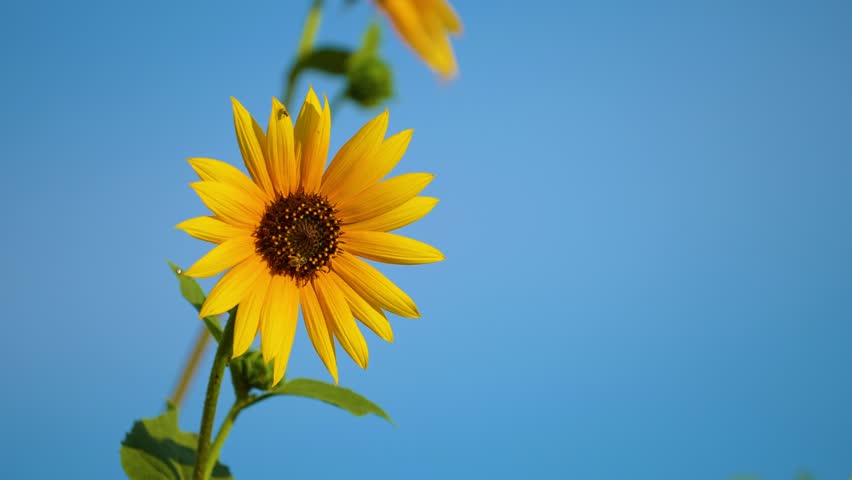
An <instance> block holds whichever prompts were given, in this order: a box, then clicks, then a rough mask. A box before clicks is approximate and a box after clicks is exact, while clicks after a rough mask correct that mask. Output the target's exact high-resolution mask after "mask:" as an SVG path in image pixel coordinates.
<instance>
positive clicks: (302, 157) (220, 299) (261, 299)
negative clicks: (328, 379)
mask: <svg viewBox="0 0 852 480" xmlns="http://www.w3.org/2000/svg"><path fill="white" fill-rule="evenodd" d="M232 101H233V106H234V124H235V127H236V132H237V141H238V142H239V145H240V150H241V152H242V156H243V160H244V161H245V166H246V169H247V170H248V172H249V174H250V176H251V178H249V177H247V176H246V175H244V174H243V173H242V172H241V171H240V170H238V169H237V168H235V167H233V166H231V165H229V164H227V163H225V162H221V161H218V160H213V159H209V158H192V159H190V160H189V163H190V165H192V168H193V169H194V170H195V171H196V172H197V173H198V176H199V177H201V181H200V182H196V183H193V184H191V185H190V186H191V187H192V188H193V189H195V191H196V192H197V193H198V196H199V197H201V200H202V201H203V202H204V204H205V205H207V207H209V208H210V210H212V212H213V213H214V215H213V216H207V217H198V218H193V219H190V220H187V221H185V222H182V223H181V224H179V225H178V226H177V227H178V228H180V229H182V230H184V231H186V232H187V233H188V234H190V235H191V236H193V237H195V238H198V239H201V240H205V241H208V242H212V243H215V244H217V246H216V247H214V248H213V249H212V250H210V252H208V253H207V254H206V255H205V256H203V257H202V258H201V259H200V260H198V262H196V263H195V265H193V266H192V267H190V268H189V269H188V270H187V271H186V272H185V275H188V276H191V277H210V276H213V275H216V274H218V273H220V272H222V271H225V270H227V272H226V273H225V274H224V275H223V276H222V277H221V279H219V281H218V282H217V283H216V285H215V286H214V287H213V289H212V290H211V291H210V295H208V297H207V300H206V301H205V302H204V306H203V307H202V309H201V313H200V315H201V316H202V317H206V316H210V315H217V314H220V313H223V312H227V311H228V310H230V309H231V308H233V307H234V306H236V305H237V304H239V308H238V309H237V316H236V319H235V321H236V323H235V325H234V345H233V355H234V357H236V356H239V355H242V354H243V353H245V352H246V351H247V350H248V349H249V347H250V346H251V344H252V342H253V341H254V338H255V337H256V336H257V333H258V331H259V332H260V340H261V351H262V353H263V358H264V360H265V361H266V362H270V361H273V360H274V367H273V376H274V383H278V382H279V381H280V380H281V378H282V377H283V376H284V370H285V369H286V366H287V359H288V358H289V355H290V349H291V346H292V344H293V337H294V336H295V333H296V324H297V323H298V309H299V305H301V307H302V316H303V320H304V323H305V328H306V329H307V331H308V336H309V337H310V339H311V342H312V343H313V345H314V348H315V349H316V351H317V354H318V355H319V356H320V358H321V359H322V361H323V363H324V364H325V366H326V368H328V371H329V372H330V373H331V375H332V377H334V380H335V382H336V381H337V359H336V353H335V347H334V339H335V338H336V339H337V341H338V342H339V343H340V345H341V346H342V347H343V349H344V350H346V352H347V353H348V354H349V356H351V357H352V359H353V360H355V362H356V363H357V364H358V365H360V366H361V367H362V368H366V367H367V357H368V352H367V344H366V342H365V341H364V337H363V336H362V335H361V331H360V329H359V328H358V325H357V323H356V322H355V320H356V319H357V320H358V321H360V322H361V323H362V324H364V325H366V326H367V328H369V329H370V330H372V331H373V332H375V333H376V335H378V336H379V337H381V338H383V339H385V340H387V341H389V342H390V341H393V333H392V332H391V328H390V324H389V323H388V320H387V318H386V316H385V311H388V312H392V313H395V314H397V315H401V316H403V317H411V318H414V317H418V316H420V314H419V312H418V311H417V307H416V306H415V305H414V302H413V301H412V300H411V298H409V297H408V295H406V294H405V293H404V292H403V291H402V290H400V289H399V288H398V287H397V286H396V285H394V284H393V283H392V282H391V281H390V280H388V279H387V278H386V277H385V276H384V275H382V274H381V273H379V271H378V270H376V269H375V268H373V267H372V266H370V265H369V264H368V263H366V262H364V261H363V260H361V259H359V258H358V257H363V258H366V259H369V260H374V261H378V262H385V263H394V264H404V265H413V264H422V263H431V262H437V261H440V260H443V259H444V256H443V255H442V254H441V252H439V251H438V250H436V249H435V248H433V247H431V246H429V245H426V244H425V243H422V242H418V241H416V240H412V239H410V238H406V237H403V236H399V235H395V234H392V233H388V232H390V231H391V230H394V229H397V228H400V227H402V226H404V225H408V224H409V223H412V222H414V221H417V220H419V219H420V218H422V217H423V216H424V215H426V214H427V213H429V211H430V210H432V208H433V207H434V206H435V204H436V203H437V202H438V200H437V199H435V198H430V197H421V196H418V194H419V193H420V192H421V191H422V190H423V188H425V187H426V185H427V184H428V183H429V182H430V181H431V180H432V177H433V176H432V175H431V174H426V173H409V174H404V175H399V176H396V177H392V178H389V179H387V180H383V178H384V177H385V176H386V175H387V174H388V173H390V171H391V170H392V169H393V167H394V166H395V165H396V164H397V162H399V160H400V158H402V155H403V153H405V150H406V148H407V147H408V142H409V141H410V140H411V133H412V132H411V130H405V131H403V132H400V133H398V134H396V135H393V136H391V137H389V138H385V131H386V130H387V126H388V112H387V110H385V112H384V113H382V114H380V115H378V116H377V117H376V118H374V119H372V120H371V121H370V122H368V123H367V124H366V125H364V127H362V128H361V130H359V131H358V133H356V134H355V136H354V137H352V139H350V140H349V141H348V142H347V143H346V144H345V145H343V147H342V148H341V149H340V151H339V152H337V155H335V156H334V159H333V160H332V161H331V163H330V164H329V165H328V168H327V169H325V171H323V170H324V168H325V164H326V156H327V154H328V143H329V133H330V131H331V111H330V109H329V107H328V101H327V100H326V101H325V105H324V106H321V105H320V102H319V99H318V98H317V96H316V94H314V91H313V90H311V91H310V92H308V96H307V98H306V99H305V103H304V105H303V106H302V110H301V112H300V113H299V117H298V119H297V120H296V125H295V128H294V127H293V123H292V121H291V118H290V115H289V113H288V112H287V110H286V109H285V108H284V106H283V105H281V103H280V102H278V100H277V99H273V100H272V113H271V114H270V117H269V126H268V128H267V131H266V133H264V132H263V130H262V129H261V128H260V127H259V126H258V124H257V123H256V122H255V121H254V119H252V117H251V115H249V113H248V112H247V111H246V109H245V108H243V106H242V105H240V103H239V102H237V100H235V99H232Z"/></svg>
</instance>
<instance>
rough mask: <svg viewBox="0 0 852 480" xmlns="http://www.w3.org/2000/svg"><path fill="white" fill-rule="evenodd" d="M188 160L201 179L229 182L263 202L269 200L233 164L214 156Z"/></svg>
mask: <svg viewBox="0 0 852 480" xmlns="http://www.w3.org/2000/svg"><path fill="white" fill-rule="evenodd" d="M187 161H188V162H189V164H190V165H191V166H192V169H193V170H195V173H197V174H198V177H199V178H201V180H204V181H210V182H219V183H227V184H229V185H233V186H235V187H238V188H239V189H241V190H243V191H245V192H246V193H248V194H249V195H251V196H252V197H254V198H256V199H257V201H259V202H261V203H265V202H266V201H267V196H266V194H265V193H263V191H261V190H260V188H258V186H257V185H255V183H254V182H252V181H251V179H250V178H248V177H247V176H246V175H245V174H244V173H243V172H241V171H239V170H238V169H237V168H236V167H234V166H233V165H231V164H229V163H225V162H222V161H219V160H214V159H212V158H190V159H189V160H187Z"/></svg>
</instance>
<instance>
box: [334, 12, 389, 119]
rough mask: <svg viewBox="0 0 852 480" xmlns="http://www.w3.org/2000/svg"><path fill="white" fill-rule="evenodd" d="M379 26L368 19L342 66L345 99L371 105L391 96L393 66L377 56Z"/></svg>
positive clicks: (364, 105) (375, 104)
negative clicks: (359, 45)
mask: <svg viewBox="0 0 852 480" xmlns="http://www.w3.org/2000/svg"><path fill="white" fill-rule="evenodd" d="M381 41H382V29H381V27H379V24H378V23H376V22H372V23H371V24H370V26H369V27H367V30H366V31H365V32H364V36H363V37H362V39H361V47H360V48H359V49H358V50H357V51H356V52H354V53H353V54H352V55H351V56H350V58H349V63H348V65H347V68H346V79H347V84H346V91H345V95H346V98H349V99H350V100H352V101H354V102H355V103H357V104H358V105H360V106H362V107H366V108H372V107H375V106H378V105H380V104H381V103H383V102H384V101H385V100H387V99H389V98H391V97H392V96H393V69H391V67H390V65H388V64H387V63H386V62H385V61H384V60H382V58H381V56H380V55H379V45H380V44H381Z"/></svg>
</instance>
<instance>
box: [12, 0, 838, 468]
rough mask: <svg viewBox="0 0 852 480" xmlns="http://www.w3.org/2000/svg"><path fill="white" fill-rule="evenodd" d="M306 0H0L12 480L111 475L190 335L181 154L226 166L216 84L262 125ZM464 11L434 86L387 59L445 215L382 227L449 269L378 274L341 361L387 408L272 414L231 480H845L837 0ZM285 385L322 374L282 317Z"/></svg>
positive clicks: (355, 120) (228, 128)
mask: <svg viewBox="0 0 852 480" xmlns="http://www.w3.org/2000/svg"><path fill="white" fill-rule="evenodd" d="M307 3H308V2H284V1H277V2H266V1H253V2H247V3H245V2H244V3H243V4H239V5H238V4H237V3H234V2H197V1H196V2H178V4H175V3H174V2H162V1H157V2H151V3H145V2H136V3H125V2H106V1H100V2H85V3H79V2H70V3H69V2H14V3H13V2H6V3H4V4H3V5H2V6H0V26H2V28H0V52H2V58H3V59H4V68H3V74H2V75H0V86H1V87H2V88H3V91H5V92H6V95H7V96H6V99H5V102H4V107H3V109H2V113H0V131H1V132H2V136H3V152H4V154H3V155H2V158H3V167H4V170H5V174H4V175H2V176H0V209H1V210H2V213H3V216H4V218H5V219H6V227H5V229H4V233H5V234H4V235H3V239H2V245H3V248H2V254H0V255H2V262H3V265H4V266H5V275H4V276H3V280H2V282H3V288H2V289H0V292H2V293H0V301H2V305H3V307H4V313H5V322H4V325H5V327H4V329H5V332H4V336H5V338H6V339H7V341H6V348H4V349H2V353H0V360H2V362H3V364H4V365H5V367H6V374H5V376H4V378H5V382H4V385H5V386H4V387H3V390H4V395H2V396H0V407H2V411H3V412H4V413H5V415H6V418H5V420H4V427H3V432H4V435H3V438H2V439H0V442H2V445H0V451H3V452H4V454H3V458H4V461H3V468H4V472H5V473H6V474H7V476H9V477H12V478H56V477H59V476H63V477H70V478H119V477H120V476H121V475H122V471H121V467H120V464H119V461H118V446H119V442H120V441H121V439H122V438H123V436H124V433H125V432H126V431H127V430H128V429H129V428H130V426H131V424H132V422H133V420H134V419H135V418H139V417H143V416H154V415H156V414H157V413H159V411H160V409H161V408H162V404H163V401H164V399H165V397H166V396H167V395H168V392H169V391H170V389H171V387H172V384H173V382H174V380H175V376H176V375H177V369H178V365H179V364H180V362H182V361H183V359H184V356H185V354H186V351H187V349H188V348H189V344H190V342H191V340H192V338H194V335H195V332H196V329H197V328H198V323H197V321H196V320H195V315H194V313H193V311H192V309H191V307H189V306H188V305H186V304H185V303H184V302H183V300H182V299H181V298H180V296H179V294H178V292H177V288H176V285H175V281H174V279H173V277H172V275H171V273H170V272H169V270H168V268H167V267H166V264H165V260H166V259H171V260H173V261H174V262H176V263H178V264H181V265H184V266H186V265H189V264H190V263H191V262H193V261H194V260H195V259H196V258H198V257H199V256H200V255H201V254H203V252H204V251H205V249H206V248H207V247H206V245H205V244H203V243H202V242H199V241H196V240H193V239H191V238H188V237H187V236H186V235H184V234H183V233H181V232H179V231H177V230H175V229H174V228H173V226H174V225H175V224H176V223H178V222H180V221H181V220H183V219H186V218H189V217H192V216H196V215H200V214H203V213H204V212H205V209H204V207H203V205H202V204H201V203H200V201H198V200H197V198H196V197H195V195H194V193H193V192H192V191H191V189H190V188H189V187H188V186H187V184H188V183H190V182H192V181H194V175H193V173H192V171H191V169H190V168H189V166H188V165H187V164H186V162H185V159H186V158H188V157H191V156H210V157H214V158H219V159H222V160H227V161H231V162H235V163H236V162H239V150H238V148H237V145H236V142H235V140H234V135H233V131H232V130H233V124H232V119H231V116H230V115H231V113H230V102H229V97H230V96H235V97H237V98H239V99H240V100H241V101H242V102H243V103H244V105H246V107H247V108H248V109H249V110H250V111H252V112H253V113H254V114H255V115H256V116H258V117H260V118H263V119H265V118H266V116H267V113H268V110H267V109H268V108H269V102H270V98H271V96H272V95H276V94H278V93H279V92H280V89H281V76H282V73H283V71H284V67H285V65H286V63H287V62H288V61H289V58H290V55H291V54H292V51H293V50H294V48H295V43H296V41H297V39H298V35H299V31H300V28H301V26H300V24H301V20H302V18H303V16H304V13H305V9H306V7H307ZM328 3H329V4H330V6H329V8H328V11H327V21H326V22H325V23H324V24H323V28H322V30H321V33H320V41H321V42H323V43H351V42H355V41H357V39H358V38H359V37H360V34H361V33H360V32H361V30H362V28H363V27H364V26H365V25H366V22H367V21H368V19H369V18H370V17H371V15H372V13H373V12H372V9H371V8H370V7H368V6H367V5H366V4H363V2H362V4H361V5H359V6H357V7H355V8H351V9H348V8H345V7H344V6H343V2H342V1H340V2H335V1H329V2H328ZM455 3H456V4H457V5H456V6H457V9H458V11H459V12H460V14H461V15H462V17H463V19H464V23H465V28H466V31H465V34H464V36H463V37H462V38H461V39H459V40H457V41H455V42H454V44H455V47H456V51H457V54H458V58H459V63H460V67H461V75H460V77H459V78H458V79H457V81H455V82H452V83H446V82H439V81H436V79H435V77H434V76H432V75H431V74H430V73H429V71H428V70H427V69H426V68H425V67H424V66H423V65H422V64H421V63H420V62H419V61H418V60H416V59H415V58H414V57H412V56H411V55H410V54H409V52H408V51H407V50H406V49H405V47H404V46H402V45H401V43H400V42H399V41H398V40H397V39H396V38H395V37H394V36H393V35H392V34H391V33H390V32H388V33H387V34H386V35H385V41H384V44H383V52H384V53H385V55H386V57H387V58H389V59H390V60H391V61H392V63H393V65H394V67H395V71H396V76H397V91H398V95H397V97H396V98H395V99H394V101H393V102H392V103H391V104H390V111H391V121H390V131H393V132H396V131H399V130H403V129H406V128H413V129H414V130H415V134H414V140H413V142H412V144H411V147H410V148H409V151H408V152H407V154H406V156H405V158H404V160H403V162H402V163H401V164H400V167H399V169H398V171H399V172H406V171H411V172H413V171H428V172H434V173H436V174H437V178H436V180H435V181H434V182H433V183H432V185H430V186H429V187H428V189H427V193H428V194H429V195H433V196H437V197H439V198H440V199H441V203H440V204H439V205H438V207H437V208H436V209H435V210H434V211H433V213H431V214H430V215H429V216H428V217H427V218H426V219H424V220H423V221H421V222H419V223H417V224H416V225H412V226H410V227H406V230H405V232H406V233H407V234H409V235H411V236H414V237H416V238H419V239H421V240H424V241H427V242H429V243H432V244H434V245H436V246H438V247H439V248H441V249H442V250H443V251H444V252H445V253H446V256H447V260H446V261H445V262H443V263H439V264H435V265H429V266H422V267H386V268H383V271H384V272H386V273H387V274H388V276H389V277H391V278H392V279H394V280H395V281H396V282H397V283H398V284H399V285H400V286H402V287H403V288H405V289H406V291H408V292H409V293H410V294H411V295H412V297H413V298H414V299H415V300H416V301H417V302H418V306H419V307H420V310H421V312H422V313H423V318H422V319H418V320H407V319H402V318H394V319H393V320H392V324H393V326H394V330H395V333H396V341H395V343H394V344H393V345H387V344H383V343H381V342H380V341H379V340H378V339H377V338H375V337H371V338H369V339H368V343H369V345H370V349H371V350H370V351H371V361H370V367H369V369H368V370H367V371H361V370H360V369H358V368H357V367H356V366H355V365H354V363H353V362H351V361H349V360H348V359H343V358H341V362H340V363H341V373H340V377H341V384H343V385H345V386H349V387H351V388H354V389H355V390H357V391H359V392H361V393H363V394H365V395H366V396H368V397H370V398H371V399H373V400H374V401H376V402H377V403H379V404H380V405H382V406H383V407H384V408H385V409H386V410H387V411H388V412H389V413H390V414H391V416H393V418H394V419H395V421H396V422H397V426H391V425H388V424H386V423H384V422H383V421H381V420H380V419H377V418H355V417H351V416H349V415H347V414H345V413H343V412H341V411H338V410H335V409H333V408H331V407H327V406H325V405H321V404H318V403H313V402H309V401H306V400H301V399H281V400H278V401H270V402H267V403H265V404H262V405H260V406H258V407H256V408H255V409H253V410H249V411H247V412H246V413H244V414H243V415H242V416H241V417H240V418H239V421H238V423H237V425H236V427H235V429H234V432H233V434H232V435H231V437H230V438H229V440H228V443H227V444H226V445H225V448H224V450H223V461H224V462H225V463H226V464H228V465H229V466H230V467H231V469H232V471H233V472H234V474H235V476H236V477H237V478H268V477H269V476H271V475H272V473H271V472H280V476H281V477H284V478H302V477H307V476H308V475H310V476H311V478H317V479H322V478H341V477H343V476H348V477H349V478H353V477H354V478H362V477H363V478H389V479H390V478H424V479H427V478H467V477H470V476H473V477H479V478H601V479H610V478H611V479H623V478H649V479H650V478H694V479H705V478H706V479H721V478H728V477H729V476H730V475H733V474H738V473H755V474H760V475H762V476H763V477H764V478H792V477H793V475H794V474H795V473H796V472H797V471H799V470H800V469H808V470H809V471H811V472H813V473H814V474H815V475H817V477H818V478H825V479H829V478H846V477H847V476H849V475H850V474H852V455H850V452H852V410H850V409H849V405H852V377H850V375H849V365H850V364H852V348H850V345H852V294H850V292H852V248H850V246H852V221H850V218H852V188H850V183H851V182H852V143H850V136H849V133H850V125H852V89H850V86H852V62H850V58H852V28H850V25H852V5H850V4H849V3H848V2H843V1H824V2H794V1H775V2H758V1H754V2H732V1H730V2H729V1H723V2H710V1H707V2H663V1H660V2H643V3H642V4H641V5H639V4H637V3H636V2H618V1H611V2H591V1H587V2H563V1H555V0H554V1H541V2H537V3H536V4H535V6H534V7H530V6H529V5H530V4H524V3H521V2H471V1H467V2H462V1H456V2H455ZM311 81H312V83H313V84H314V86H315V87H316V88H317V89H318V90H320V91H323V92H326V93H328V94H329V96H332V95H333V94H334V93H335V92H336V90H337V88H338V87H339V85H338V84H337V83H335V82H334V81H330V80H328V79H324V78H321V77H314V78H312V79H311ZM306 86H307V83H306V82H303V84H302V85H300V87H299V90H300V91H301V92H302V93H304V91H305V89H306ZM372 115H373V113H372V112H364V111H359V110H357V109H355V108H354V107H352V106H349V105H347V106H344V107H343V108H342V109H341V110H340V111H335V112H334V113H333V122H334V123H333V129H332V147H333V148H336V147H338V146H339V145H341V144H342V143H343V142H344V141H345V140H346V139H348V138H349V136H350V135H352V134H353V133H354V132H355V131H356V130H357V128H358V127H359V125H361V124H362V123H363V122H365V121H366V120H367V119H368V118H370V117H371V116H372ZM264 121H265V120H264ZM210 285H211V284H210V282H206V283H204V286H205V287H207V288H209V287H210ZM208 360H209V359H208ZM288 373H289V375H291V376H299V377H313V378H320V379H325V380H327V379H328V375H327V373H325V371H324V369H323V368H322V365H321V363H320V361H319V360H318V358H316V355H315V354H314V353H313V351H312V348H311V346H310V344H309V342H308V340H307V339H306V335H305V331H304V329H300V330H299V332H298V334H297V340H296V345H295V347H294V352H293V355H292V359H291V361H290V366H289V369H288ZM201 383H202V382H201V381H199V382H197V383H196V384H195V388H194V389H193V391H192V394H191V395H190V397H189V399H188V401H187V403H186V408H185V409H184V411H183V412H182V417H181V425H182V427H183V428H184V429H186V430H197V428H198V427H197V425H198V421H199V418H200V410H201V408H200V407H201V401H202V390H203V386H202V385H201ZM228 399H229V397H228V395H227V394H226V395H225V396H224V400H226V401H227V400H228Z"/></svg>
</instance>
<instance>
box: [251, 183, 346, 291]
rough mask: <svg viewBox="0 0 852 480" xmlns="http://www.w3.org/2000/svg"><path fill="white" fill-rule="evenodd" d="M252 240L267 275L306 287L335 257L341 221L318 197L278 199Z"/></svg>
mask: <svg viewBox="0 0 852 480" xmlns="http://www.w3.org/2000/svg"><path fill="white" fill-rule="evenodd" d="M254 237H255V250H256V251H257V254H258V255H260V256H261V257H262V258H263V259H264V260H265V261H266V264H267V265H268V267H269V271H270V273H272V274H273V275H287V276H290V277H291V278H293V279H294V280H296V281H297V282H299V283H300V284H306V283H308V282H309V281H311V280H312V279H313V278H314V277H315V276H316V275H317V272H318V271H319V270H321V269H322V268H324V267H325V266H326V265H328V262H329V261H330V260H331V258H332V257H334V255H336V254H337V253H338V251H339V249H340V247H339V243H340V220H338V219H337V218H335V216H334V207H333V206H332V205H331V204H330V203H329V202H328V200H326V199H325V197H323V196H321V195H318V194H315V193H304V192H301V191H300V192H296V193H292V194H290V195H287V196H282V195H278V196H277V197H276V198H275V200H274V201H273V202H271V203H269V204H268V205H267V206H266V212H265V213H264V214H263V218H261V220H260V224H259V225H258V226H257V229H256V230H255V232H254Z"/></svg>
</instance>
